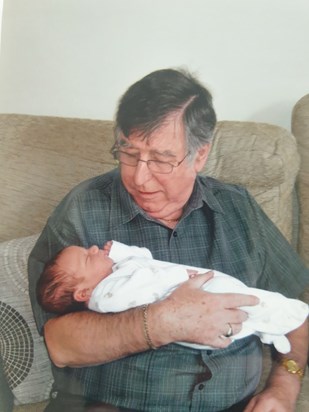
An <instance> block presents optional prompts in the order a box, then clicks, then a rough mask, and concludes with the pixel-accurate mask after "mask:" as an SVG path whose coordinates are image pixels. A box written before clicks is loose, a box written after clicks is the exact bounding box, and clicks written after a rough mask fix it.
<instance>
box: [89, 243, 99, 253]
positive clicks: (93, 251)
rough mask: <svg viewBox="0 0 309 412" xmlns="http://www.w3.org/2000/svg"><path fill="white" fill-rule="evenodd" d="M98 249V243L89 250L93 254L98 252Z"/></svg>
mask: <svg viewBox="0 0 309 412" xmlns="http://www.w3.org/2000/svg"><path fill="white" fill-rule="evenodd" d="M98 251H99V248H98V246H97V245H93V246H91V247H90V248H89V252H90V253H92V254H95V253H98Z"/></svg>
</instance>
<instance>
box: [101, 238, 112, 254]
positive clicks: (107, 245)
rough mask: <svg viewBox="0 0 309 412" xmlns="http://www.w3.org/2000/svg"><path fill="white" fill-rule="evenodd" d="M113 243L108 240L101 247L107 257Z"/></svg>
mask: <svg viewBox="0 0 309 412" xmlns="http://www.w3.org/2000/svg"><path fill="white" fill-rule="evenodd" d="M112 244H113V241H112V240H109V241H108V242H106V243H105V245H104V246H103V250H104V251H105V252H106V254H107V256H108V255H109V252H110V251H111V248H112Z"/></svg>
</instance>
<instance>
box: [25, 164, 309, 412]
mask: <svg viewBox="0 0 309 412" xmlns="http://www.w3.org/2000/svg"><path fill="white" fill-rule="evenodd" d="M110 239H114V240H118V241H120V242H123V243H126V244H129V245H137V246H145V247H147V248H149V249H150V250H151V252H152V254H153V257H154V258H155V259H160V260H165V261H170V262H175V263H181V264H186V265H193V266H198V267H205V268H210V269H216V270H219V271H222V272H225V273H228V274H229V275H232V276H235V277H236V278H238V279H240V280H241V281H243V282H244V283H246V284H247V285H248V286H251V287H260V288H266V289H268V290H273V291H278V292H281V293H283V294H285V295H286V296H289V297H297V296H298V295H299V294H300V293H301V291H302V290H303V288H304V286H305V285H307V284H308V283H309V273H308V270H307V269H306V268H305V266H304V265H303V263H302V262H301V261H300V260H299V258H298V256H297V255H296V254H295V252H294V251H293V250H292V248H291V247H290V245H289V244H288V242H287V241H286V240H285V238H284V237H283V236H282V235H281V234H280V232H279V231H278V229H276V227H275V226H274V225H273V224H272V222H271V221H270V220H269V218H268V217H267V216H266V215H265V213H264V212H263V211H262V210H261V208H260V207H259V206H258V205H257V203H256V202H255V200H254V199H253V198H252V197H251V196H250V195H249V194H248V192H247V191H246V190H245V189H243V188H241V187H238V186H234V185H227V184H223V183H220V182H218V181H216V180H214V179H211V178H207V177H198V178H197V180H196V184H195V187H194V191H193V194H192V196H191V199H190V200H189V202H188V205H187V207H186V209H185V212H184V215H183V217H182V219H181V221H180V222H179V224H178V225H177V227H176V228H175V229H174V230H172V229H169V228H166V227H165V226H163V225H162V224H160V223H159V222H157V221H155V220H153V219H151V218H149V217H148V216H147V215H145V214H144V212H143V211H142V210H140V209H139V207H138V206H137V205H136V204H135V203H134V202H133V201H132V199H131V197H130V196H129V195H128V193H127V192H126V191H125V189H124V187H123V186H122V183H121V179H120V176H119V172H118V171H117V170H114V171H112V172H109V173H107V174H105V175H102V176H98V177H95V178H93V179H91V180H88V181H86V182H83V183H81V184H80V185H79V186H77V187H76V188H75V189H73V191H72V192H71V193H70V194H68V195H67V196H66V198H65V199H64V200H63V201H62V203H61V204H60V205H59V206H58V207H57V208H56V210H55V212H54V213H53V215H52V216H51V217H50V219H49V221H48V223H47V225H46V227H45V229H44V230H43V233H42V235H41V237H40V238H39V240H38V242H37V244H36V246H35V247H34V249H33V251H32V253H31V255H30V259H29V273H30V276H29V281H30V285H29V289H30V296H31V299H32V304H33V309H34V313H35V317H36V321H37V325H38V329H39V330H41V329H42V326H43V324H44V322H45V321H46V320H47V319H48V317H49V316H51V315H48V314H46V313H43V312H42V311H41V309H40V307H38V305H37V303H36V301H35V293H34V290H35V284H36V281H37V278H38V276H39V274H40V272H41V270H42V267H43V264H44V262H46V261H47V260H49V259H50V257H51V256H53V255H54V254H55V253H56V252H57V251H58V250H59V249H62V248H63V247H65V246H68V245H70V244H79V245H83V246H85V247H89V246H91V245H92V244H97V245H100V246H101V245H103V244H104V243H105V242H106V241H107V240H110ZM85 333H87V331H85ZM106 339H109V337H108V336H107V337H106ZM102 344H103V342H102ZM261 361H262V355H261V344H260V342H259V340H258V339H257V338H256V337H254V336H251V337H248V338H245V339H242V340H239V341H236V342H234V343H233V344H231V345H230V346H229V347H228V348H226V349H224V350H214V351H209V350H208V351H206V350H204V351H200V350H195V349H189V348H184V347H181V346H179V345H176V344H170V345H167V346H164V347H162V348H160V349H158V350H156V351H151V350H150V351H147V352H144V353H140V354H136V355H132V356H129V357H126V358H124V359H121V360H118V361H115V362H110V363H107V364H105V365H102V366H96V367H89V368H80V369H73V368H64V369H58V368H56V367H54V368H53V372H54V377H55V391H57V390H61V391H62V392H69V393H72V394H79V395H84V396H86V397H88V398H92V399H95V400H100V401H103V402H106V403H111V404H114V405H116V406H121V407H125V408H131V409H137V410H141V411H145V412H146V411H151V412H157V411H163V412H165V411H166V412H168V411H171V412H175V411H178V412H182V411H184V412H185V411H192V412H198V411H203V412H212V411H220V410H222V409H225V408H227V407H229V406H230V405H232V404H235V403H237V402H238V401H240V400H241V399H243V398H245V397H246V396H247V395H249V394H251V393H252V392H254V390H255V388H256V386H257V385H258V382H259V377H260V373H261Z"/></svg>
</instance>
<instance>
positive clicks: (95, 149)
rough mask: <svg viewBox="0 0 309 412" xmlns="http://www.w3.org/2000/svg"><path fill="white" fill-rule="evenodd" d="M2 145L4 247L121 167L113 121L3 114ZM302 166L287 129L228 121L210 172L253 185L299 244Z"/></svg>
mask: <svg viewBox="0 0 309 412" xmlns="http://www.w3.org/2000/svg"><path fill="white" fill-rule="evenodd" d="M0 142H1V152H0V179H1V181H0V183H1V184H0V198H1V208H0V221H1V227H0V241H1V240H8V239H13V238H17V237H22V236H28V235H32V234H35V233H38V232H40V231H41V230H42V228H43V225H44V224H45V222H46V220H47V218H48V216H49V215H50V213H51V211H52V210H53V209H54V207H55V206H56V205H57V203H58V202H59V201H60V200H61V198H62V197H63V196H64V195H65V194H66V193H67V192H68V190H69V189H70V188H72V187H73V186H74V185H75V184H77V183H78V182H80V181H82V180H84V179H87V178H89V177H92V176H94V175H98V174H101V173H103V172H106V171H107V170H110V169H111V168H113V167H115V161H114V160H113V158H112V156H111V155H110V152H109V151H110V148H111V146H112V144H113V122H111V121H101V120H87V119H70V118H60V117H48V116H29V115H15V114H1V115H0ZM298 166H299V156H298V153H297V148H296V143H295V139H294V138H293V136H292V135H291V134H290V133H289V132H287V131H286V130H285V129H282V128H280V127H278V126H273V125H268V124H262V123H253V122H231V121H230V122H228V121H222V122H219V123H218V127H217V130H216V134H215V140H214V144H213V149H212V151H211V153H210V157H209V160H208V163H207V165H206V168H205V171H204V172H205V173H208V174H209V175H211V176H213V177H217V178H219V179H222V180H224V181H227V182H231V183H237V184H243V185H245V186H246V187H247V188H248V189H249V191H250V192H251V193H252V194H253V195H254V196H255V197H256V199H257V201H258V202H259V203H260V204H261V206H262V207H263V208H264V210H265V211H266V213H267V214H268V215H269V216H270V218H271V219H272V220H273V221H274V222H275V223H276V224H277V225H278V227H279V228H280V229H281V230H282V232H283V233H284V235H285V236H286V237H287V238H288V239H289V240H291V238H292V226H291V223H292V198H293V196H292V193H293V185H294V181H295V177H296V174H297V171H298Z"/></svg>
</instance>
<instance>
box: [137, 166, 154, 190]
mask: <svg viewBox="0 0 309 412" xmlns="http://www.w3.org/2000/svg"><path fill="white" fill-rule="evenodd" d="M151 178H152V173H151V171H150V170H149V168H148V165H147V161H146V160H141V159H140V160H139V161H138V163H137V165H136V167H135V172H134V183H135V184H136V185H137V186H141V185H143V184H144V183H146V182H147V181H148V180H150V179H151Z"/></svg>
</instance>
